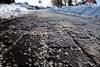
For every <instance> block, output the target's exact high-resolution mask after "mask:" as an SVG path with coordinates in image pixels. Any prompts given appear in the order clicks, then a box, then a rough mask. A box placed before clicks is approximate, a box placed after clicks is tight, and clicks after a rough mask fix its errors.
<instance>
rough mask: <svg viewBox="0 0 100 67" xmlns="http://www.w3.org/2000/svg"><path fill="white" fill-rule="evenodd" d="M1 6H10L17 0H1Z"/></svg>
mask: <svg viewBox="0 0 100 67" xmlns="http://www.w3.org/2000/svg"><path fill="white" fill-rule="evenodd" d="M0 3H1V4H10V3H15V0H0Z"/></svg>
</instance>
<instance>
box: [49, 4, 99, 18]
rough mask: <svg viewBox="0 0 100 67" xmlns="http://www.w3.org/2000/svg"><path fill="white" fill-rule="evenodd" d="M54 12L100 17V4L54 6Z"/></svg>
mask: <svg viewBox="0 0 100 67" xmlns="http://www.w3.org/2000/svg"><path fill="white" fill-rule="evenodd" d="M51 10H52V11H53V12H58V13H63V14H77V15H82V16H90V17H100V5H78V6H63V7H62V8H57V7H52V8H51Z"/></svg>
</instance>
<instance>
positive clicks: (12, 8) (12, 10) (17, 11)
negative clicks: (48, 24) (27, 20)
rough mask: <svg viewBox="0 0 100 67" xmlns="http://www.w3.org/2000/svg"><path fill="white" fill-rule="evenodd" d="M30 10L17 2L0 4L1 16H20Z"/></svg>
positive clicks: (3, 17)
mask: <svg viewBox="0 0 100 67" xmlns="http://www.w3.org/2000/svg"><path fill="white" fill-rule="evenodd" d="M27 13H28V10H27V9H26V8H23V7H21V6H19V5H15V4H10V5H8V4H0V18H2V19H5V18H11V17H18V16H21V15H23V14H27Z"/></svg>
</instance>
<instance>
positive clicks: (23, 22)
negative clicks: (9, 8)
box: [0, 12, 100, 67]
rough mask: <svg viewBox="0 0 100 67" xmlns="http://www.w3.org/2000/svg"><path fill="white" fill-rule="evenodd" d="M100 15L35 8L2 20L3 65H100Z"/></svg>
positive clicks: (0, 50)
mask: <svg viewBox="0 0 100 67" xmlns="http://www.w3.org/2000/svg"><path fill="white" fill-rule="evenodd" d="M99 54H100V19H96V18H84V17H79V16H72V15H62V14H56V13H43V12H36V13H34V14H29V15H25V16H24V17H19V18H15V19H10V20H0V67H100V55H99Z"/></svg>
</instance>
